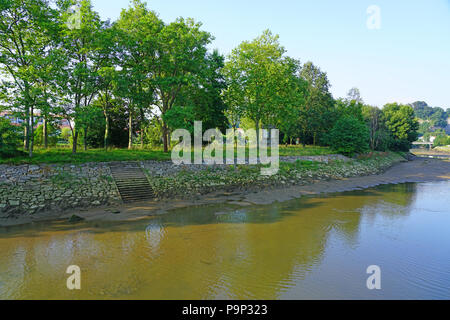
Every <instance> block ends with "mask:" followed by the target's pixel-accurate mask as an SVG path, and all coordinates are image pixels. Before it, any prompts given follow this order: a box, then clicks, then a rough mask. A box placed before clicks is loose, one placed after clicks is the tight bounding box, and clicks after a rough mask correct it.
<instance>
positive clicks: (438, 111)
mask: <svg viewBox="0 0 450 320" xmlns="http://www.w3.org/2000/svg"><path fill="white" fill-rule="evenodd" d="M411 106H412V107H413V108H414V112H415V113H416V117H417V118H419V119H422V120H425V121H426V122H428V123H429V124H430V126H432V127H439V128H446V127H447V126H448V125H449V121H448V119H449V118H450V109H447V111H445V110H444V109H442V108H440V107H430V106H429V105H428V104H427V103H426V102H424V101H416V102H414V103H411Z"/></svg>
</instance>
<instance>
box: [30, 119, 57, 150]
mask: <svg viewBox="0 0 450 320" xmlns="http://www.w3.org/2000/svg"><path fill="white" fill-rule="evenodd" d="M60 133H61V132H60V130H59V129H57V128H55V127H54V126H52V125H51V124H48V126H47V143H48V145H49V146H50V147H54V146H56V144H57V143H58V138H59V135H60ZM34 144H35V145H37V146H43V145H44V126H43V125H42V124H41V125H39V126H38V127H37V128H36V130H35V131H34Z"/></svg>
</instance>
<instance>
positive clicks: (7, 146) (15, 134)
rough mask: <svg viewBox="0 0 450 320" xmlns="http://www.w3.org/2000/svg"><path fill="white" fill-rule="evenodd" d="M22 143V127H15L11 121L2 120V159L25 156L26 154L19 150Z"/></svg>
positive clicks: (0, 143)
mask: <svg viewBox="0 0 450 320" xmlns="http://www.w3.org/2000/svg"><path fill="white" fill-rule="evenodd" d="M21 143H22V133H21V127H17V126H13V125H12V124H11V122H10V121H9V120H7V119H3V118H0V157H1V158H12V157H15V156H19V155H24V154H25V153H24V152H22V151H19V150H18V148H19V147H20V145H21Z"/></svg>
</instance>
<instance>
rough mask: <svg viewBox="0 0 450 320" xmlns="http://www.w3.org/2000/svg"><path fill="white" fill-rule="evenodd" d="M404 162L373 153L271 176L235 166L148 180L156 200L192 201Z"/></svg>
mask: <svg viewBox="0 0 450 320" xmlns="http://www.w3.org/2000/svg"><path fill="white" fill-rule="evenodd" d="M401 161H405V158H404V157H402V156H401V155H400V154H398V153H390V152H389V153H381V152H375V153H372V154H371V155H369V156H366V157H361V158H360V159H354V160H351V161H349V162H344V161H333V162H330V163H328V164H325V163H319V162H311V161H297V162H295V163H283V162H282V163H280V170H279V172H278V173H277V174H276V175H273V176H262V175H261V171H260V169H261V166H260V165H252V166H246V165H237V166H228V167H226V168H215V169H214V168H209V169H208V170H203V171H198V172H192V171H188V170H186V171H181V172H179V173H177V174H175V175H172V176H164V177H151V179H150V183H151V184H152V187H153V189H154V191H155V193H156V195H157V196H158V197H159V198H173V197H179V198H183V197H188V198H189V197H191V196H192V195H200V194H206V193H209V192H211V191H214V190H225V191H232V190H236V189H238V190H239V189H241V190H258V189H263V188H264V189H267V188H271V187H281V186H288V185H304V184H308V183H311V182H313V181H316V180H333V179H342V178H347V177H354V176H364V175H371V174H377V173H380V172H382V171H383V170H385V169H387V168H389V167H390V166H392V165H393V164H395V163H398V162H401Z"/></svg>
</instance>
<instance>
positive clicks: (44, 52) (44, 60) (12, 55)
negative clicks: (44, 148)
mask: <svg viewBox="0 0 450 320" xmlns="http://www.w3.org/2000/svg"><path fill="white" fill-rule="evenodd" d="M0 11H1V14H0V16H1V20H0V69H1V72H2V73H3V74H4V75H5V76H6V79H4V80H2V91H3V93H4V95H3V100H6V102H7V103H8V105H9V106H10V109H11V110H13V111H15V112H17V113H18V114H19V115H20V116H21V118H22V119H24V120H25V124H24V129H25V130H24V131H25V133H24V147H25V150H28V151H29V156H30V157H31V156H32V155H33V137H34V134H33V127H34V112H35V110H36V107H37V106H38V105H39V104H40V105H41V106H42V101H45V100H46V98H45V97H46V93H45V88H46V84H45V80H43V78H45V77H46V76H47V75H48V74H49V70H48V68H47V67H48V66H49V65H50V64H51V62H52V59H53V58H52V54H53V50H52V49H53V48H52V46H53V44H54V43H53V41H52V39H53V37H54V34H55V32H57V27H56V23H55V18H56V11H55V10H54V9H52V8H51V7H50V5H49V2H48V1H46V0H20V1H19V0H4V1H2V2H1V3H0ZM50 74H51V73H50Z"/></svg>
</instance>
